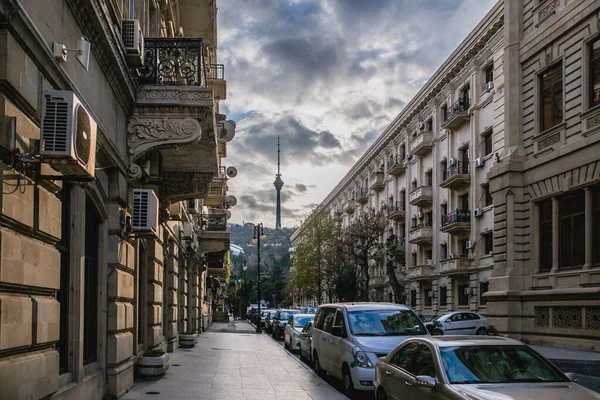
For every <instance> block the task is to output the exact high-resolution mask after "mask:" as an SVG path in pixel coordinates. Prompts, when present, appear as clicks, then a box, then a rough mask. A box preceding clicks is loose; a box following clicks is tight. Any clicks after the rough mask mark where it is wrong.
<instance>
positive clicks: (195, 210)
mask: <svg viewBox="0 0 600 400" xmlns="http://www.w3.org/2000/svg"><path fill="white" fill-rule="evenodd" d="M186 203H187V209H188V212H189V213H190V214H199V213H200V200H198V199H190V200H187V202H186Z"/></svg>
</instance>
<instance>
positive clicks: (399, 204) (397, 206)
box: [388, 200, 406, 213]
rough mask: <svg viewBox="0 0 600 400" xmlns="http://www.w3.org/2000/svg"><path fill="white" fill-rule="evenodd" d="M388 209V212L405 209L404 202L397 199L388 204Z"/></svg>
mask: <svg viewBox="0 0 600 400" xmlns="http://www.w3.org/2000/svg"><path fill="white" fill-rule="evenodd" d="M388 209H389V212H390V213H396V212H404V211H406V206H405V204H404V200H397V201H396V202H394V203H392V204H389V205H388Z"/></svg>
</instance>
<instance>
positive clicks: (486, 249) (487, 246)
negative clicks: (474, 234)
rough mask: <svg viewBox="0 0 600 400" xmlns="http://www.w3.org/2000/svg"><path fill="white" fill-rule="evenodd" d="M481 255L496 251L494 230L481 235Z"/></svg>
mask: <svg viewBox="0 0 600 400" xmlns="http://www.w3.org/2000/svg"><path fill="white" fill-rule="evenodd" d="M481 241H482V246H481V255H482V256H487V255H488V254H490V253H491V252H492V251H494V232H486V233H484V234H482V235H481Z"/></svg>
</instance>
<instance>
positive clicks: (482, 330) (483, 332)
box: [475, 327, 487, 335]
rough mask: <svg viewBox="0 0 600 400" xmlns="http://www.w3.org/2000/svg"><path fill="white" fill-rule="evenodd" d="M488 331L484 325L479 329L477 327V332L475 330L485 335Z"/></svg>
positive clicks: (478, 333)
mask: <svg viewBox="0 0 600 400" xmlns="http://www.w3.org/2000/svg"><path fill="white" fill-rule="evenodd" d="M486 332H487V330H486V329H485V328H484V327H481V328H479V329H477V332H475V333H476V334H477V335H485V334H486Z"/></svg>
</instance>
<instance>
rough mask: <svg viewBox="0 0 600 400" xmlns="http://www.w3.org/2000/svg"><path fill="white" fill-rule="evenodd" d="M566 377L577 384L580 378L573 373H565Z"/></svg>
mask: <svg viewBox="0 0 600 400" xmlns="http://www.w3.org/2000/svg"><path fill="white" fill-rule="evenodd" d="M565 376H566V377H567V378H569V379H570V380H571V381H572V382H577V381H578V380H579V378H577V374H575V373H573V372H565Z"/></svg>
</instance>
